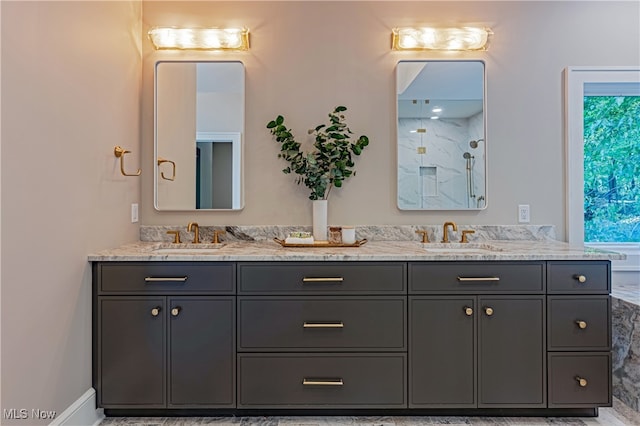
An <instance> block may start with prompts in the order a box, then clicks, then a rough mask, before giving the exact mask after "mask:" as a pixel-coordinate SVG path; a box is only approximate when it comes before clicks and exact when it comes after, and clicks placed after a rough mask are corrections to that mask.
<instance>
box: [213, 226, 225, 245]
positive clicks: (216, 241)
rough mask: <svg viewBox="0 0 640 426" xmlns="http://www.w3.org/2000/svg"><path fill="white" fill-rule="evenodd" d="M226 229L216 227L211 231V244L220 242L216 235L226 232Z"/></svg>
mask: <svg viewBox="0 0 640 426" xmlns="http://www.w3.org/2000/svg"><path fill="white" fill-rule="evenodd" d="M226 233H227V231H224V230H220V229H216V230H214V231H213V244H220V240H219V239H218V235H220V234H226Z"/></svg>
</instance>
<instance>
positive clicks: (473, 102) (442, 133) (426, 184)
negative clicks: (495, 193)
mask: <svg viewBox="0 0 640 426" xmlns="http://www.w3.org/2000/svg"><path fill="white" fill-rule="evenodd" d="M485 86H486V84H485V65H484V62H483V61H400V62H399V63H398V65H397V69H396V89H397V90H396V94H397V126H398V127H397V129H398V139H397V146H398V208H399V209H401V210H480V209H484V208H486V206H487V178H486V165H487V156H486V137H485V136H486V131H485V128H486V125H485V123H486V119H485V111H486V99H485Z"/></svg>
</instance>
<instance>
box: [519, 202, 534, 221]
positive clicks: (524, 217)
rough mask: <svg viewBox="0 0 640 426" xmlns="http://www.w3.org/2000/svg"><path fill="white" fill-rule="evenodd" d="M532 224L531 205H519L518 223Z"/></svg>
mask: <svg viewBox="0 0 640 426" xmlns="http://www.w3.org/2000/svg"><path fill="white" fill-rule="evenodd" d="M529 222H531V210H530V209H529V204H519V205H518V223H529Z"/></svg>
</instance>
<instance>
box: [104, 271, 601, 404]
mask: <svg viewBox="0 0 640 426" xmlns="http://www.w3.org/2000/svg"><path fill="white" fill-rule="evenodd" d="M93 274H94V275H93V282H94V284H93V291H94V297H93V303H94V306H93V308H94V309H93V324H94V328H93V330H94V339H93V340H94V343H93V344H94V347H93V354H94V359H93V366H94V371H93V373H94V387H95V389H96V391H97V403H98V406H99V407H102V408H105V409H107V410H108V412H112V413H117V412H127V411H131V410H134V411H135V410H142V411H146V410H151V411H153V410H160V411H161V412H175V410H176V409H213V410H214V411H215V412H220V411H223V412H226V413H229V412H230V413H239V414H240V413H247V412H262V411H265V412H268V411H269V410H303V411H304V412H307V411H313V410H315V409H322V410H328V412H336V410H354V411H358V412H360V413H366V412H367V411H371V410H385V411H386V410H389V412H403V413H406V412H408V411H407V410H409V411H410V410H413V412H422V411H420V410H429V412H433V410H436V409H442V410H438V411H435V412H436V413H442V412H449V413H451V412H452V410H453V412H456V411H455V410H458V409H459V410H461V411H460V413H465V412H467V413H477V414H480V413H487V414H498V415H501V414H504V413H505V411H508V410H512V411H511V412H512V413H514V412H522V413H525V414H526V415H538V413H539V415H544V414H545V413H547V414H552V415H558V413H567V410H569V411H568V412H569V413H573V414H578V415H596V414H597V407H601V406H610V405H611V400H612V396H611V395H612V390H611V300H610V296H609V293H610V289H611V282H610V262H609V261H599V260H593V261H592V260H581V261H545V260H540V261H406V262H402V261H378V262H374V261H263V262H247V261H242V262H237V263H232V262H95V263H94V264H93ZM236 289H237V291H236ZM220 409H222V410H220ZM154 412H155V411H154ZM298 412H299V411H298ZM563 415H564V414H563Z"/></svg>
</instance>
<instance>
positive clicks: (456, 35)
mask: <svg viewBox="0 0 640 426" xmlns="http://www.w3.org/2000/svg"><path fill="white" fill-rule="evenodd" d="M392 34H393V39H392V49H393V50H487V42H488V41H489V36H490V35H492V34H493V32H492V31H491V29H489V28H481V27H447V28H439V27H423V28H410V27H404V28H394V29H393V32H392Z"/></svg>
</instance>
